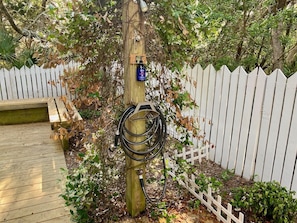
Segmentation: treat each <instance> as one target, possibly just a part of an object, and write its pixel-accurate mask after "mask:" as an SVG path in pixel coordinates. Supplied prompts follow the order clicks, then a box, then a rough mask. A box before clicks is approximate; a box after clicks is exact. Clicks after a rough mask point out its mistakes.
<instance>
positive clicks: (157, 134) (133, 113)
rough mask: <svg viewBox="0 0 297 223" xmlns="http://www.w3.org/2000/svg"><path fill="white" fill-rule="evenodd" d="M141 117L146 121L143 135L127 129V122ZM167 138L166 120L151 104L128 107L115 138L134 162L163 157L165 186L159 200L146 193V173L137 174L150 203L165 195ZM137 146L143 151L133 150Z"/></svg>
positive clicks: (116, 143)
mask: <svg viewBox="0 0 297 223" xmlns="http://www.w3.org/2000/svg"><path fill="white" fill-rule="evenodd" d="M135 117H136V118H135ZM139 117H140V119H144V120H145V125H146V130H145V131H144V132H142V133H132V132H131V131H129V130H128V129H127V127H126V122H127V121H128V120H129V119H130V120H129V121H132V122H133V120H134V119H135V120H136V119H138V118H139ZM166 136H167V129H166V121H165V118H164V116H163V114H162V112H161V111H160V110H159V108H157V107H155V106H153V105H152V104H151V103H140V104H139V105H137V106H135V105H132V106H130V107H128V108H127V109H126V110H125V111H124V113H123V115H122V116H121V119H120V121H119V124H118V128H117V132H116V136H115V146H117V145H118V140H120V142H121V145H122V149H123V150H124V152H125V154H126V155H127V156H128V157H129V158H131V159H133V160H136V161H139V162H148V161H150V160H152V159H154V158H156V156H157V155H159V154H160V155H161V156H162V161H163V175H164V185H163V189H162V193H161V195H160V196H159V198H158V199H155V198H150V197H149V196H148V194H147V192H146V189H145V183H144V179H143V173H144V172H145V171H143V170H138V172H137V174H138V176H139V182H140V185H141V187H142V190H143V193H144V195H145V197H146V199H147V201H148V202H150V203H155V202H158V201H160V200H161V199H162V198H163V196H164V195H165V190H166V182H167V176H166V166H165V158H164V155H163V148H164V146H165V141H166ZM129 137H133V138H134V139H135V138H136V139H137V138H138V139H139V140H135V141H136V142H134V141H131V140H129ZM136 146H141V147H140V148H142V149H141V150H135V149H133V148H134V147H136Z"/></svg>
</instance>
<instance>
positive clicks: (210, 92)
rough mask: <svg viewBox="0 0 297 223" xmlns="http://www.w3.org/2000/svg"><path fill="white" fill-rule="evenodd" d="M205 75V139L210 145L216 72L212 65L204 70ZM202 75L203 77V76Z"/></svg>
mask: <svg viewBox="0 0 297 223" xmlns="http://www.w3.org/2000/svg"><path fill="white" fill-rule="evenodd" d="M205 74H206V75H207V76H209V80H208V87H207V88H208V89H207V106H206V114H205V127H204V129H205V139H206V143H207V144H210V141H209V139H210V132H211V125H212V124H211V122H212V121H211V120H212V113H213V102H214V93H215V83H216V70H215V68H214V67H213V66H212V65H209V66H207V68H206V69H205ZM205 74H204V75H205Z"/></svg>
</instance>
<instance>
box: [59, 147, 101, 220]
mask: <svg viewBox="0 0 297 223" xmlns="http://www.w3.org/2000/svg"><path fill="white" fill-rule="evenodd" d="M64 171H65V172H66V173H67V176H66V182H65V189H64V193H63V194H61V196H62V197H63V198H64V200H65V203H66V205H67V206H70V207H71V208H73V210H70V213H71V215H72V217H73V220H74V221H75V222H79V223H87V222H88V223H89V222H92V217H91V216H89V214H90V210H92V209H94V207H95V206H96V204H97V202H98V199H100V197H101V195H102V194H103V191H102V189H103V185H104V182H103V179H104V177H103V169H102V165H101V161H100V158H99V154H98V153H97V151H96V149H95V146H93V145H92V146H89V148H87V151H86V154H85V155H82V162H81V163H80V165H79V167H78V168H77V169H75V170H73V172H71V173H68V172H67V171H66V170H64Z"/></svg>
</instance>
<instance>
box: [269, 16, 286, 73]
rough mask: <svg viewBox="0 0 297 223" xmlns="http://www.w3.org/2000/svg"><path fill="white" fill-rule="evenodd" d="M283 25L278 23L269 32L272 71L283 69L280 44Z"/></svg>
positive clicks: (282, 52)
mask: <svg viewBox="0 0 297 223" xmlns="http://www.w3.org/2000/svg"><path fill="white" fill-rule="evenodd" d="M282 31H283V24H282V23H281V22H279V24H278V25H277V27H276V28H274V29H272V30H271V42H272V51H273V67H272V68H273V70H275V69H277V68H278V69H281V70H282V69H283V68H284V48H283V46H282V43H281V35H282Z"/></svg>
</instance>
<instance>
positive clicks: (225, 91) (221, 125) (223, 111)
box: [215, 66, 231, 164]
mask: <svg viewBox="0 0 297 223" xmlns="http://www.w3.org/2000/svg"><path fill="white" fill-rule="evenodd" d="M221 70H222V71H221V72H222V75H223V85H222V97H221V108H220V116H219V122H218V131H219V134H218V138H217V143H216V150H217V151H216V154H215V162H216V163H218V164H221V162H222V154H223V143H224V134H225V124H226V116H227V104H228V97H229V86H230V78H231V72H230V71H229V69H228V68H227V67H226V66H223V67H222V68H221Z"/></svg>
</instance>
